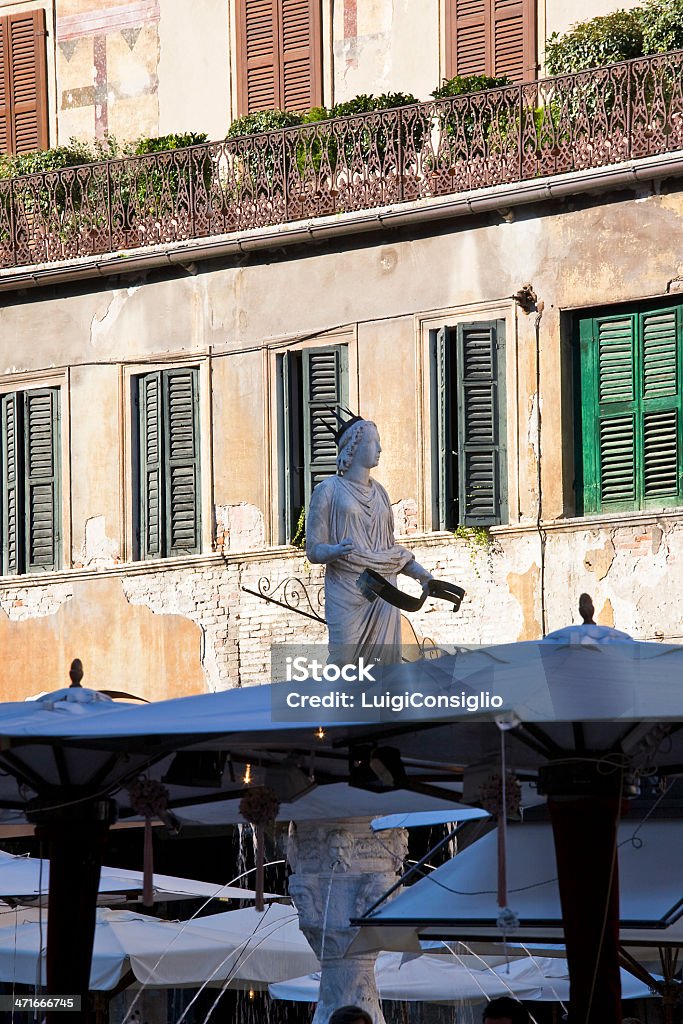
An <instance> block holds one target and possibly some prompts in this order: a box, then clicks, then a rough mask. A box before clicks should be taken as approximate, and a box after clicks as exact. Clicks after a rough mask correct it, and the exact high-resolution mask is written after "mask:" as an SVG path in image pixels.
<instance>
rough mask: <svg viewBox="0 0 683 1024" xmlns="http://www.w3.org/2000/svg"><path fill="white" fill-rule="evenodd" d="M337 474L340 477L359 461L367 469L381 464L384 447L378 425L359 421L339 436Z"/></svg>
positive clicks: (370, 421)
mask: <svg viewBox="0 0 683 1024" xmlns="http://www.w3.org/2000/svg"><path fill="white" fill-rule="evenodd" d="M337 444H338V446H339V450H338V452H337V472H338V473H339V475H340V476H343V475H344V473H346V471H347V470H348V469H350V468H351V466H352V465H353V464H354V463H355V462H356V461H358V462H359V463H360V464H361V465H362V466H365V467H366V468H367V469H372V468H373V466H376V465H377V463H378V462H379V457H380V454H381V451H382V446H381V444H380V441H379V431H378V429H377V425H376V424H375V423H373V422H372V420H362V419H357V420H356V421H355V422H353V423H351V424H349V426H348V427H347V428H346V429H345V430H344V431H343V432H342V433H341V434H340V435H338V441H337Z"/></svg>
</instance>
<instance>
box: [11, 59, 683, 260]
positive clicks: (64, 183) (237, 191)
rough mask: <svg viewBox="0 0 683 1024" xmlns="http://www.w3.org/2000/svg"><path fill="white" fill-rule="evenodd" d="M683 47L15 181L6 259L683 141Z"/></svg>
mask: <svg viewBox="0 0 683 1024" xmlns="http://www.w3.org/2000/svg"><path fill="white" fill-rule="evenodd" d="M682 66H683V51H677V52H674V53H667V54H662V55H657V56H654V57H647V58H638V59H636V60H632V61H626V62H624V63H621V64H612V65H609V66H606V67H601V68H596V69H594V70H591V71H585V72H581V73H579V74H574V75H566V76H561V77H557V78H549V79H543V80H539V81H537V82H531V83H526V84H523V85H516V86H510V87H507V88H504V89H495V90H490V91H488V92H482V93H473V94H471V95H467V96H457V97H452V98H449V99H442V100H435V101H432V102H428V103H418V104H415V105H412V106H406V107H400V108H396V109H392V110H383V111H377V112H375V113H372V114H362V115H357V116H353V117H344V118H338V119H336V120H330V121H321V122H318V123H315V124H309V125H304V126H298V127H295V128H287V129H284V130H281V131H276V132H270V133H264V134H262V135H253V136H244V137H241V138H233V139H228V140H226V141H224V142H216V143H209V144H205V145H200V146H194V147H191V148H188V149H178V150H173V151H168V152H164V153H155V154H151V155H146V156H138V157H127V158H124V159H117V160H109V161H106V162H102V163H97V164H87V165H83V166H80V167H68V168H63V169H61V170H58V171H49V172H42V173H40V174H32V175H26V176H22V177H17V178H13V179H9V180H4V181H0V268H11V267H23V266H29V265H36V264H46V263H47V264H50V263H56V262H59V261H62V260H73V259H78V258H82V257H88V256H96V255H99V254H104V253H118V252H121V251H127V250H136V249H140V248H141V247H147V246H150V245H152V246H153V245H159V244H164V243H166V244H168V243H173V242H182V241H187V240H189V239H201V238H207V237H212V236H219V235H225V234H231V233H234V232H242V231H249V230H250V229H254V228H264V227H272V226H277V225H280V224H286V223H288V222H292V221H300V220H307V219H309V218H315V217H325V216H329V215H333V214H343V213H349V212H352V211H358V210H371V209H373V208H376V207H386V206H388V205H395V204H401V203H407V202H414V201H416V200H420V199H428V198H431V197H437V196H449V195H456V194H458V193H463V192H470V191H472V190H476V189H485V188H493V187H495V186H499V185H503V184H512V183H515V182H522V181H528V180H529V179H535V178H547V177H552V176H553V175H559V174H567V173H571V172H576V171H585V170H588V169H591V168H598V167H604V166H607V165H610V164H621V163H625V162H628V161H632V160H636V159H640V158H643V157H651V156H656V155H658V154H663V153H671V152H675V151H676V150H680V149H683V88H682V81H681V69H682Z"/></svg>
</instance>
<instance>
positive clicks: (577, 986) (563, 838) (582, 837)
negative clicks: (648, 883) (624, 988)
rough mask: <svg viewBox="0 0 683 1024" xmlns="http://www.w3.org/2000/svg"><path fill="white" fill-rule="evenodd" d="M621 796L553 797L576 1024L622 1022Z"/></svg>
mask: <svg viewBox="0 0 683 1024" xmlns="http://www.w3.org/2000/svg"><path fill="white" fill-rule="evenodd" d="M620 804H621V800H620V797H618V796H604V797H599V796H582V797H577V798H573V797H565V798H550V799H549V800H548V808H549V811H550V820H551V822H552V826H553V834H554V838H555V855H556V858H557V875H558V882H559V889H560V900H561V903H562V917H563V925H564V936H565V945H566V948H567V962H568V964H569V979H570V1014H569V1020H570V1022H572V1024H621V1019H622V1012H621V978H620V974H619V877H618V863H617V852H616V851H617V826H618V822H619V817H620Z"/></svg>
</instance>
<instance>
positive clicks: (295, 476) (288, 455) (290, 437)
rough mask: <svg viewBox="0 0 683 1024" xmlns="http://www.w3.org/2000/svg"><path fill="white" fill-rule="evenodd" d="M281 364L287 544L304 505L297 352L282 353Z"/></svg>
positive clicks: (282, 467) (299, 380) (284, 536)
mask: <svg viewBox="0 0 683 1024" xmlns="http://www.w3.org/2000/svg"><path fill="white" fill-rule="evenodd" d="M281 367H282V392H281V401H282V435H281V436H282V449H281V450H282V457H283V463H282V466H281V470H282V480H283V489H284V522H283V525H284V535H283V540H284V541H285V542H286V543H289V542H290V541H291V540H292V538H293V537H294V535H295V534H296V530H297V526H298V521H299V516H300V515H301V510H302V508H304V506H305V500H306V499H305V496H304V442H303V422H302V384H301V352H285V354H284V355H283V356H282V357H281Z"/></svg>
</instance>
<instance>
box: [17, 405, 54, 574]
mask: <svg viewBox="0 0 683 1024" xmlns="http://www.w3.org/2000/svg"><path fill="white" fill-rule="evenodd" d="M58 397H59V396H58V392H57V391H56V390H54V389H49V390H48V389H46V390H36V391H26V392H24V393H23V399H24V446H25V447H24V471H25V494H26V500H25V531H26V533H25V536H26V571H27V572H42V571H44V570H45V569H54V568H56V567H57V563H58V543H59V536H58V533H59V531H58V507H59V500H58V471H57V470H58V449H57V436H58V429H57V425H58V416H59V408H58V406H59V401H58Z"/></svg>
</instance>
